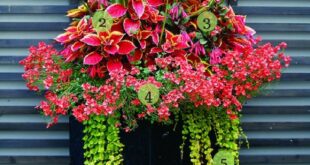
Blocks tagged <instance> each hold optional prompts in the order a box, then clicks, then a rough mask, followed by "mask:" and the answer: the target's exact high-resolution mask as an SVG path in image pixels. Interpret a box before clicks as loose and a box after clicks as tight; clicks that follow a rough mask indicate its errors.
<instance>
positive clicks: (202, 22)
mask: <svg viewBox="0 0 310 165" xmlns="http://www.w3.org/2000/svg"><path fill="white" fill-rule="evenodd" d="M197 24H198V28H199V29H200V30H201V31H203V32H209V31H212V30H213V29H214V28H215V27H216V25H217V18H216V16H215V15H214V14H213V13H211V12H209V11H205V12H203V13H201V14H200V15H199V16H198V18H197Z"/></svg>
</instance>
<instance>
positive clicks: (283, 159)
mask: <svg viewBox="0 0 310 165" xmlns="http://www.w3.org/2000/svg"><path fill="white" fill-rule="evenodd" d="M234 8H235V10H236V11H237V13H240V14H245V15H247V20H248V21H247V22H248V23H249V25H250V26H252V27H253V28H254V29H256V30H257V32H258V35H261V36H262V37H263V38H264V39H266V40H267V41H271V42H273V43H278V42H279V41H282V40H283V41H286V42H287V43H288V46H289V47H288V50H287V53H288V54H289V55H291V57H292V59H293V61H292V65H291V67H290V68H288V69H286V70H284V73H283V78H282V79H281V81H280V82H276V83H274V84H272V85H270V86H268V88H267V89H266V90H265V91H264V92H263V94H262V95H261V96H259V97H257V98H255V99H253V100H250V101H248V102H247V104H246V105H245V107H246V108H244V110H243V112H244V114H245V115H244V117H243V128H244V129H245V132H246V134H247V135H248V139H249V142H250V146H251V147H250V149H246V148H243V149H242V150H241V156H240V158H241V165H269V164H273V165H278V164H281V165H305V164H310V131H309V130H310V90H309V89H310V65H309V64H310V38H309V32H310V1H309V0H295V1H290V0H272V1H268V0H239V1H238V5H237V6H235V7H234Z"/></svg>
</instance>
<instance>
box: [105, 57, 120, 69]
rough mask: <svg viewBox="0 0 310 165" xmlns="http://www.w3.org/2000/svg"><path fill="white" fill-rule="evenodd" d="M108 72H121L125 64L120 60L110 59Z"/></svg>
mask: <svg viewBox="0 0 310 165" xmlns="http://www.w3.org/2000/svg"><path fill="white" fill-rule="evenodd" d="M107 68H108V71H109V72H111V71H114V70H120V69H122V68H123V64H122V63H121V62H120V61H119V60H118V59H110V60H109V61H108V62H107Z"/></svg>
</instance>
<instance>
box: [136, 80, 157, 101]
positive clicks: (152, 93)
mask: <svg viewBox="0 0 310 165" xmlns="http://www.w3.org/2000/svg"><path fill="white" fill-rule="evenodd" d="M138 98H139V100H140V101H141V103H142V104H144V105H153V104H155V103H157V101H158V99H159V89H158V88H157V87H156V86H155V85H154V84H151V83H148V84H144V85H142V86H141V87H140V89H139V91H138Z"/></svg>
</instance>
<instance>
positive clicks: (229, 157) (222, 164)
mask: <svg viewBox="0 0 310 165" xmlns="http://www.w3.org/2000/svg"><path fill="white" fill-rule="evenodd" d="M213 161H214V165H234V164H235V159H234V156H233V153H232V152H231V151H227V150H222V151H219V152H218V153H217V154H216V155H215V156H214V158H213Z"/></svg>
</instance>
